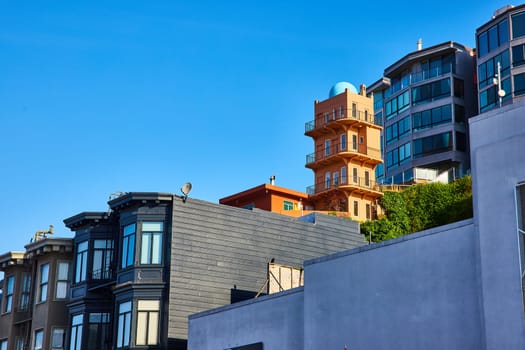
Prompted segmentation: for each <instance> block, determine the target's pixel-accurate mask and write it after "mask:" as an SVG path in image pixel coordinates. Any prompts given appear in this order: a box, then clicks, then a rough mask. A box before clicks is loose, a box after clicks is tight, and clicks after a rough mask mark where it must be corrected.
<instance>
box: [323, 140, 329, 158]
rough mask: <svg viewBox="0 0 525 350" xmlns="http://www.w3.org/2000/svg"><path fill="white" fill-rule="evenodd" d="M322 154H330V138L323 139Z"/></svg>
mask: <svg viewBox="0 0 525 350" xmlns="http://www.w3.org/2000/svg"><path fill="white" fill-rule="evenodd" d="M324 155H325V156H329V155H330V140H325V141H324Z"/></svg>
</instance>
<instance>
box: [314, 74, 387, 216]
mask: <svg viewBox="0 0 525 350" xmlns="http://www.w3.org/2000/svg"><path fill="white" fill-rule="evenodd" d="M314 110H315V113H314V118H315V119H314V120H312V121H310V122H308V123H306V126H305V135H306V136H309V137H311V138H312V139H313V141H314V153H311V154H309V155H307V156H306V167H307V168H310V169H312V170H313V172H314V181H315V183H314V185H312V186H310V187H308V189H307V193H308V194H309V201H310V202H311V203H312V205H313V207H314V209H315V210H320V211H333V212H337V213H340V214H343V215H347V216H350V217H352V218H353V219H355V220H358V221H364V220H370V219H374V218H375V217H376V216H377V214H378V210H379V206H378V205H377V200H378V199H379V198H380V197H381V196H382V195H383V194H382V192H381V191H380V190H379V187H378V186H377V184H376V181H375V167H376V166H377V165H378V164H380V163H382V162H383V160H382V158H381V149H380V147H381V146H380V144H381V142H380V133H381V129H382V128H381V126H380V125H378V124H376V123H375V122H374V101H373V96H372V97H367V96H366V88H365V86H364V85H361V86H360V91H359V92H358V91H357V89H356V88H355V87H354V86H353V85H352V84H350V83H346V82H340V83H337V84H335V85H334V86H333V87H332V88H331V89H330V93H329V97H328V99H326V100H324V101H315V104H314Z"/></svg>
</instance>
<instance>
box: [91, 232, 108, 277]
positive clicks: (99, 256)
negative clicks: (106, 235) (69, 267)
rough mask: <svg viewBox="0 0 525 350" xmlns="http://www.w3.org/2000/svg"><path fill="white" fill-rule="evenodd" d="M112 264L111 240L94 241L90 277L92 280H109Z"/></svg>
mask: <svg viewBox="0 0 525 350" xmlns="http://www.w3.org/2000/svg"><path fill="white" fill-rule="evenodd" d="M112 262H113V240H111V239H96V240H95V241H94V242H93V267H92V272H91V276H92V278H93V279H96V280H99V279H104V280H107V279H110V278H111V272H112V271H111V265H112Z"/></svg>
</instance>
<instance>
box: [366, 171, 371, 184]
mask: <svg viewBox="0 0 525 350" xmlns="http://www.w3.org/2000/svg"><path fill="white" fill-rule="evenodd" d="M365 186H366V187H370V172H369V171H368V170H365Z"/></svg>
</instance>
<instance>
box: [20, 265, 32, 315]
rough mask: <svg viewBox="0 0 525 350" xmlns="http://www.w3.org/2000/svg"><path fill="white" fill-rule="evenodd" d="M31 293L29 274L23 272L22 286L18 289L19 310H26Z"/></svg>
mask: <svg viewBox="0 0 525 350" xmlns="http://www.w3.org/2000/svg"><path fill="white" fill-rule="evenodd" d="M29 293H31V274H30V273H28V272H25V273H24V274H23V275H22V288H21V289H20V302H19V308H20V311H26V310H27V307H28V306H29V296H30V294H29Z"/></svg>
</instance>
